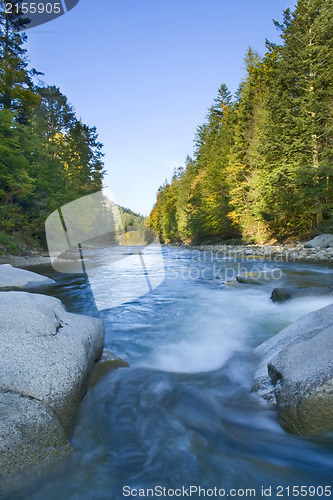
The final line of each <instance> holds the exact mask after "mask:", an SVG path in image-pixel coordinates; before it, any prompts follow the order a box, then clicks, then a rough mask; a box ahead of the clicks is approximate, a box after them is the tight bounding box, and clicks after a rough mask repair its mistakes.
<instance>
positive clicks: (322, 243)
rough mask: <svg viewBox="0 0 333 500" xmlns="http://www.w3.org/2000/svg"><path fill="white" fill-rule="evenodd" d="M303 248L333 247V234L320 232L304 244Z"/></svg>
mask: <svg viewBox="0 0 333 500" xmlns="http://www.w3.org/2000/svg"><path fill="white" fill-rule="evenodd" d="M304 247H305V248H328V247H333V234H321V235H320V236H316V237H315V238H313V239H312V240H310V241H308V242H307V243H305V245H304Z"/></svg>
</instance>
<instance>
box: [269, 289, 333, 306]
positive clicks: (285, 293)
mask: <svg viewBox="0 0 333 500" xmlns="http://www.w3.org/2000/svg"><path fill="white" fill-rule="evenodd" d="M326 295H333V288H319V287H315V286H310V287H307V288H293V287H278V288H274V290H273V291H272V295H271V300H272V301H273V302H285V301H286V300H289V299H297V298H299V297H321V296H326Z"/></svg>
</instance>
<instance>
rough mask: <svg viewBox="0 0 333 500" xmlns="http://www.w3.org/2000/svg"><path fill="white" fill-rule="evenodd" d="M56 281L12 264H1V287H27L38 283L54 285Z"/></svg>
mask: <svg viewBox="0 0 333 500" xmlns="http://www.w3.org/2000/svg"><path fill="white" fill-rule="evenodd" d="M53 283H54V281H53V280H52V279H50V278H47V277H46V276H41V275H40V274H37V273H33V272H31V271H27V270H26V269H18V268H16V267H13V266H12V265H11V264H0V289H1V288H2V289H4V288H26V287H31V286H38V285H52V284H53Z"/></svg>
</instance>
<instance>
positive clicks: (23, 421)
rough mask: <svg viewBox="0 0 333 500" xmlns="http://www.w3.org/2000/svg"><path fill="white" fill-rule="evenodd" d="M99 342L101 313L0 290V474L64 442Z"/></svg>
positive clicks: (51, 451) (65, 444)
mask: <svg viewBox="0 0 333 500" xmlns="http://www.w3.org/2000/svg"><path fill="white" fill-rule="evenodd" d="M103 346H104V327H103V324H102V322H101V321H100V320H98V319H95V318H90V317H85V316H79V315H76V314H70V313H68V312H66V311H65V309H64V307H63V305H62V303H61V302H60V300H58V299H56V298H54V297H48V296H45V295H38V294H31V293H27V292H13V291H8V292H0V395H1V398H0V401H1V404H0V412H1V416H0V421H2V422H5V427H4V426H3V425H2V427H1V431H0V449H1V450H2V453H1V454H0V474H1V471H2V472H3V471H7V470H19V469H20V468H22V467H23V466H27V465H30V464H34V463H38V462H39V461H40V460H42V459H43V460H44V458H43V457H45V455H49V454H51V455H54V454H55V453H58V451H59V450H55V448H57V447H61V448H63V449H66V450H67V449H68V446H69V445H68V441H67V439H68V437H69V436H70V434H71V431H72V428H73V424H74V420H75V417H76V412H77V409H78V406H79V404H80V401H81V399H82V397H83V396H84V394H85V392H86V389H87V386H88V382H89V378H90V375H91V373H92V371H93V368H94V365H95V361H96V360H97V359H99V358H100V356H101V355H102V351H103ZM15 401H16V403H15ZM6 422H8V427H6V425H7V424H6ZM6 428H7V432H6Z"/></svg>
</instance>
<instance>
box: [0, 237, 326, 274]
mask: <svg viewBox="0 0 333 500" xmlns="http://www.w3.org/2000/svg"><path fill="white" fill-rule="evenodd" d="M306 245H307V243H297V244H296V245H282V244H280V245H226V244H223V243H221V244H213V245H183V244H179V245H177V244H174V243H173V244H167V245H165V246H166V247H171V248H183V249H186V250H187V249H193V250H199V251H205V252H212V253H213V254H217V255H216V256H217V257H218V258H221V259H222V258H239V257H243V258H245V259H251V258H259V259H262V260H269V261H275V262H281V261H287V262H299V261H306V262H333V247H328V248H320V247H310V248H307V247H306ZM0 264H11V265H12V266H15V267H22V268H25V267H30V266H38V265H42V264H51V262H50V257H49V255H48V254H47V253H46V252H44V253H38V252H30V253H27V254H26V255H3V256H1V257H0Z"/></svg>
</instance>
